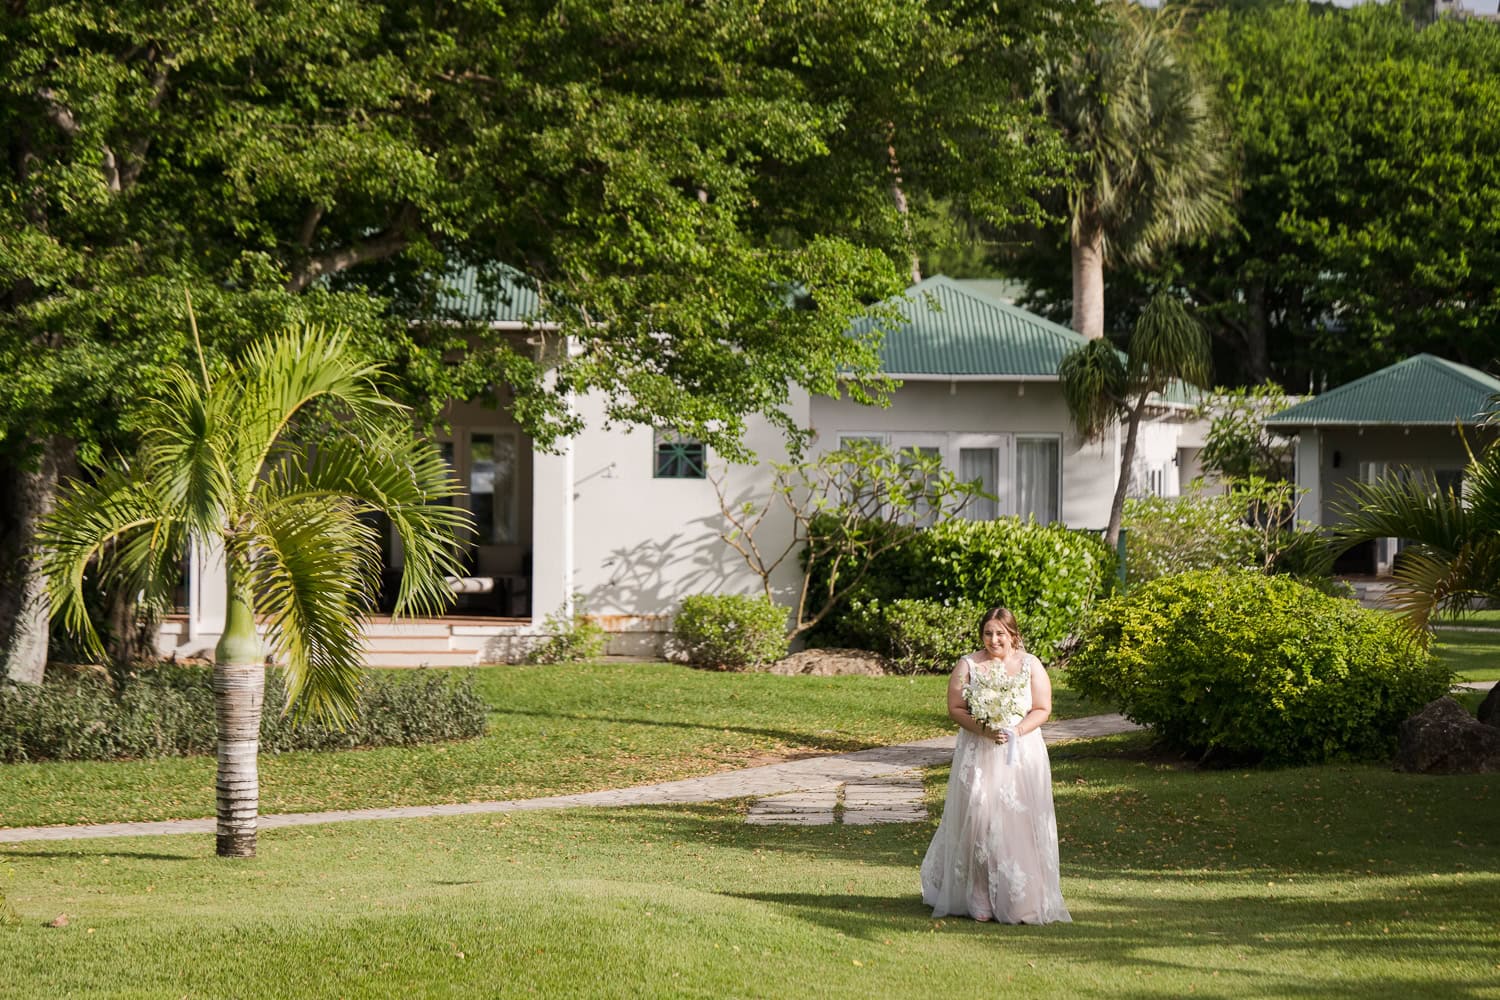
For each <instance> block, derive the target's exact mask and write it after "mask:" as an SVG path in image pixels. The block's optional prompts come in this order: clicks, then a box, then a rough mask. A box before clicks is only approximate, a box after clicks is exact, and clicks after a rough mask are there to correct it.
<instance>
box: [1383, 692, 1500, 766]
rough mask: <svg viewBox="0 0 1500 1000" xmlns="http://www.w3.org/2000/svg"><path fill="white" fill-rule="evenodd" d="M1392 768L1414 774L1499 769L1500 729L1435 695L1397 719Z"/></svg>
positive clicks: (1451, 701)
mask: <svg viewBox="0 0 1500 1000" xmlns="http://www.w3.org/2000/svg"><path fill="white" fill-rule="evenodd" d="M1396 770H1398V771H1411V772H1413V773H1416V774H1489V773H1497V772H1500V729H1497V728H1495V727H1494V726H1487V725H1485V724H1484V723H1482V722H1480V721H1479V720H1478V719H1476V718H1474V717H1473V716H1472V715H1470V714H1469V713H1468V712H1466V711H1464V707H1463V706H1462V705H1460V704H1459V703H1458V702H1456V701H1454V700H1453V699H1452V698H1439V699H1438V700H1437V701H1434V702H1431V703H1429V704H1428V705H1427V706H1426V707H1424V708H1423V709H1422V711H1420V712H1418V713H1417V714H1416V715H1413V716H1412V717H1411V718H1409V719H1407V720H1406V721H1405V722H1403V723H1401V731H1400V742H1399V743H1398V745H1397V749H1396Z"/></svg>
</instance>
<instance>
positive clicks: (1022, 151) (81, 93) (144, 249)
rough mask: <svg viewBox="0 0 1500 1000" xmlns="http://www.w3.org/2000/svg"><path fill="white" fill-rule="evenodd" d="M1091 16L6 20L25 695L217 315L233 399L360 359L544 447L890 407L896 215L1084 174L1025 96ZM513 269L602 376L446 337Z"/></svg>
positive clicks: (170, 15) (381, 6)
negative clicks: (323, 337) (247, 379)
mask: <svg viewBox="0 0 1500 1000" xmlns="http://www.w3.org/2000/svg"><path fill="white" fill-rule="evenodd" d="M1091 7H1092V3H1091V2H1090V0H1070V2H1068V3H1066V4H1063V5H1061V6H1059V4H1057V3H1056V2H1051V0H1049V2H1042V0H1005V2H1002V3H999V4H984V5H975V4H968V3H953V2H946V0H941V2H940V0H929V2H922V3H911V2H908V0H872V2H865V3H860V4H847V3H844V2H842V0H811V2H809V0H769V2H767V0H712V2H708V3H703V2H699V0H562V2H553V0H549V2H541V0H537V2H520V3H513V4H504V5H500V4H494V3H490V2H486V0H459V2H447V0H444V2H435V0H419V2H415V3H405V2H403V3H394V2H390V0H351V2H347V3H337V4H332V5H309V4H306V3H303V2H301V0H224V2H222V3H215V4H213V5H209V6H203V5H187V6H183V5H173V4H162V3H160V2H153V0H121V2H119V3H112V4H108V5H105V4H102V3H99V2H98V0H50V2H49V0H40V2H36V3H27V4H23V5H15V4H12V5H9V6H5V7H4V8H3V9H0V137H3V140H0V148H3V150H4V154H5V156H6V158H7V159H6V163H5V166H6V170H5V171H3V172H0V233H3V234H4V236H3V238H0V370H4V371H6V372H7V373H8V374H9V378H8V379H7V380H6V382H5V385H4V387H3V388H4V391H3V392H0V489H4V490H6V491H8V492H7V494H6V495H5V496H4V497H0V501H3V502H0V575H4V576H5V578H4V579H0V662H3V663H5V664H6V666H7V667H8V669H9V672H10V673H11V675H12V676H13V677H20V678H23V679H28V680H35V679H37V678H39V676H40V673H41V662H40V660H39V659H38V657H37V656H36V655H35V654H36V651H37V650H38V649H41V648H44V646H45V643H40V642H38V641H36V639H37V635H38V629H39V628H41V627H42V625H43V623H45V621H46V617H47V615H46V606H45V599H44V590H43V588H41V587H40V586H39V579H38V577H37V575H36V573H35V572H34V569H33V566H34V563H33V561H32V560H29V559H27V558H25V555H26V553H28V552H29V551H30V550H31V548H32V546H33V544H34V541H35V539H34V531H35V525H36V524H37V523H38V521H39V519H40V518H41V516H42V515H43V514H44V513H45V511H46V510H47V508H48V506H49V504H50V503H51V502H52V498H53V497H54V495H55V492H56V486H57V481H58V478H59V476H60V475H62V474H63V473H64V472H65V470H66V468H67V466H68V461H69V456H70V455H71V454H72V452H73V451H74V450H77V451H79V452H80V453H81V454H82V455H83V456H84V457H85V458H90V457H93V456H96V455H97V454H99V453H100V452H101V450H110V449H123V450H127V451H128V450H129V449H130V444H131V441H132V440H133V438H134V436H135V434H136V423H137V421H138V419H139V411H140V409H141V406H140V401H141V398H142V397H143V396H145V395H150V394H152V393H153V392H156V391H159V390H160V389H161V388H162V384H161V381H160V377H159V374H158V373H159V372H160V371H161V370H162V368H163V366H164V364H165V363H167V362H171V361H174V360H182V359H183V358H185V357H187V356H188V351H187V345H186V342H185V339H184V335H183V333H182V331H183V330H184V328H185V327H184V324H183V318H184V317H183V315H182V306H181V303H182V296H181V289H182V288H183V287H190V288H192V289H193V290H194V293H195V299H196V301H198V302H199V304H200V307H201V312H202V315H203V316H204V318H205V329H206V330H208V331H210V332H211V336H210V338H209V340H208V342H206V343H205V345H204V348H205V353H206V354H207V356H208V357H209V359H210V361H212V360H213V359H216V358H223V357H229V356H234V355H235V354H236V352H237V351H238V350H239V349H240V348H241V347H242V346H243V345H244V344H246V343H247V342H249V341H250V340H252V339H253V338H255V337H256V336H259V335H261V334H264V333H266V332H268V331H271V330H275V329H278V328H280V327H282V326H284V325H286V324H289V323H297V322H302V321H308V320H312V321H322V322H340V323H343V324H345V325H346V326H348V328H349V329H350V330H351V335H352V337H353V339H354V340H355V341H356V342H358V343H359V344H360V345H361V346H363V347H364V348H366V349H367V350H368V351H370V353H371V354H372V356H376V357H380V358H382V359H384V360H386V361H388V362H389V363H390V365H391V370H392V372H393V374H394V376H395V377H396V380H397V385H396V387H395V391H397V392H398V393H400V394H401V395H402V396H403V398H405V399H406V400H407V401H408V402H411V403H413V404H416V405H417V406H418V408H419V416H424V417H429V416H431V415H432V414H433V411H434V410H436V409H437V408H438V407H440V406H441V404H442V402H443V401H444V400H446V399H449V398H464V399H468V398H486V397H488V398H490V399H491V400H492V401H499V400H501V399H503V400H504V402H505V404H506V405H508V406H510V408H511V410H512V412H513V414H514V415H515V417H516V418H517V420H518V421H519V422H520V423H521V425H522V426H523V427H524V428H525V429H526V430H527V432H528V433H530V434H531V435H532V436H533V438H534V439H535V440H536V441H537V442H538V443H539V444H540V445H541V446H543V447H545V446H547V445H548V444H549V442H551V441H554V440H556V438H557V437H558V435H560V434H566V433H569V432H571V431H574V430H576V429H577V423H576V418H575V416H574V413H573V411H572V410H571V409H570V408H569V405H568V401H569V399H571V398H573V397H574V396H575V395H576V394H579V393H583V392H594V393H598V394H600V395H601V396H602V397H603V398H604V400H605V405H606V407H607V410H608V413H609V416H610V417H611V418H615V419H620V420H626V421H643V420H648V421H650V422H652V423H655V424H658V425H665V426H674V427H677V428H679V429H681V430H683V431H684V432H688V433H692V434H695V435H697V436H699V437H701V438H703V439H704V440H706V441H708V442H709V443H710V444H711V445H713V446H715V447H716V449H717V450H719V451H720V452H721V453H725V454H730V455H734V454H737V453H738V451H739V441H740V433H741V431H742V429H743V421H744V418H745V415H746V414H749V413H754V412H761V413H764V414H766V415H768V416H770V417H772V418H773V419H779V418H781V417H782V416H783V415H784V412H785V411H784V408H783V404H784V403H785V402H786V399H787V394H788V391H789V386H790V385H792V384H800V385H803V386H805V387H807V388H809V389H812V390H813V391H824V390H829V391H831V390H834V389H836V388H837V387H838V386H839V385H840V384H841V383H840V380H841V379H844V378H850V379H852V384H853V385H854V386H855V387H856V389H858V388H859V387H861V386H864V387H865V388H866V389H868V390H869V391H870V392H876V391H878V385H877V384H876V383H874V381H873V380H872V379H870V378H869V376H870V375H871V373H872V372H873V371H874V369H875V364H876V354H875V352H874V350H873V345H871V344H870V343H868V342H861V341H857V340H853V339H851V338H849V337H848V336H846V330H847V323H848V320H849V319H850V317H852V316H853V315H856V314H857V313H859V312H860V311H862V310H863V309H864V307H865V306H866V304H867V303H869V302H872V301H878V300H880V299H882V298H885V297H887V296H889V295H891V294H893V293H894V292H896V291H898V290H899V289H900V287H901V285H902V284H903V273H902V272H903V269H904V267H905V263H906V261H907V260H909V258H910V252H911V249H912V247H911V238H910V237H909V236H908V232H909V229H908V227H907V226H906V225H905V224H904V222H903V220H902V218H901V212H900V211H899V206H898V204H897V200H896V199H895V198H894V197H893V193H898V192H903V191H904V192H910V193H911V194H912V195H913V196H918V195H921V196H924V197H925V196H926V195H927V194H928V193H931V194H933V195H951V194H955V193H956V192H960V191H962V192H963V193H964V196H965V198H967V199H968V200H969V201H971V202H972V203H974V204H975V205H977V206H980V207H981V208H982V210H983V211H985V212H986V213H987V214H988V215H992V216H995V217H997V218H1003V217H1005V216H1006V214H1007V213H1008V212H1009V211H1011V210H1012V208H1013V207H1014V206H1023V207H1024V206H1025V205H1026V203H1027V201H1028V197H1029V196H1028V192H1029V191H1031V190H1032V188H1033V187H1034V186H1035V183H1034V182H1036V181H1037V180H1038V178H1040V177H1042V176H1044V175H1046V174H1048V173H1049V172H1051V171H1053V170H1054V169H1055V166H1056V160H1057V149H1056V146H1055V144H1049V143H1048V142H1047V141H1046V137H1045V135H1043V134H1040V133H1039V132H1038V130H1037V128H1036V119H1035V117H1034V116H1033V115H1032V114H1031V113H1030V112H1028V111H1027V110H1026V108H1025V105H1024V102H1022V101H1021V100H1020V99H1019V95H1020V94H1021V91H1022V82H1023V81H1025V80H1028V79H1029V78H1030V73H1031V71H1032V70H1033V69H1034V67H1035V66H1036V65H1037V64H1038V63H1039V62H1040V61H1041V60H1043V59H1044V58H1046V57H1047V55H1048V54H1049V53H1050V52H1051V51H1053V49H1054V48H1055V47H1056V46H1057V44H1058V42H1059V40H1060V39H1064V38H1065V37H1066V27H1067V25H1068V23H1069V19H1070V17H1071V16H1072V14H1073V13H1074V12H1076V11H1085V12H1086V11H1088V10H1089V9H1090V8H1091ZM1059 10H1061V15H1059V14H1058V13H1057V12H1058V11H1059ZM960 96H962V97H964V98H965V99H963V100H960V99H959V97H960ZM496 264H504V265H509V266H511V267H513V268H515V269H517V270H519V271H520V272H521V273H523V274H524V275H526V276H528V279H529V280H531V281H533V282H534V283H535V285H536V289H537V291H538V292H539V293H540V295H541V303H542V304H541V313H540V315H539V317H538V318H539V319H542V320H546V321H548V322H550V323H552V324H555V327H554V328H555V329H556V330H557V331H558V332H559V336H560V337H566V338H568V339H569V340H570V342H571V349H569V350H556V349H554V348H555V347H556V344H555V343H553V342H551V341H549V343H547V344H545V345H542V346H543V348H544V349H543V350H536V349H535V347H536V345H530V344H526V343H524V338H511V337H503V336H500V335H497V334H496V333H495V331H493V330H491V329H489V328H488V327H486V326H484V325H483V324H474V325H471V326H469V327H467V328H464V327H461V326H452V325H447V324H446V323H445V322H429V321H433V320H437V321H448V320H458V319H460V318H461V315H460V312H459V311H458V310H455V309H453V308H450V305H451V303H450V300H449V299H448V298H446V297H445V296H444V294H443V293H444V292H445V290H447V284H448V281H449V277H450V276H451V275H453V274H454V273H456V272H459V271H462V270H464V269H467V268H471V267H472V268H474V269H476V270H477V271H479V272H480V274H481V280H482V282H483V281H490V280H491V279H495V277H496V275H497V273H498V269H497V268H496V267H495V265H496ZM494 285H495V286H496V287H498V285H499V282H498V280H496V281H494ZM793 289H796V290H799V291H800V292H801V294H802V295H803V296H805V304H807V305H810V306H811V307H812V308H805V309H788V308H786V301H787V298H788V293H789V292H790V291H791V290H793ZM415 321H424V322H415ZM549 365H550V366H551V371H550V372H549V370H548V366H549Z"/></svg>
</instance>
